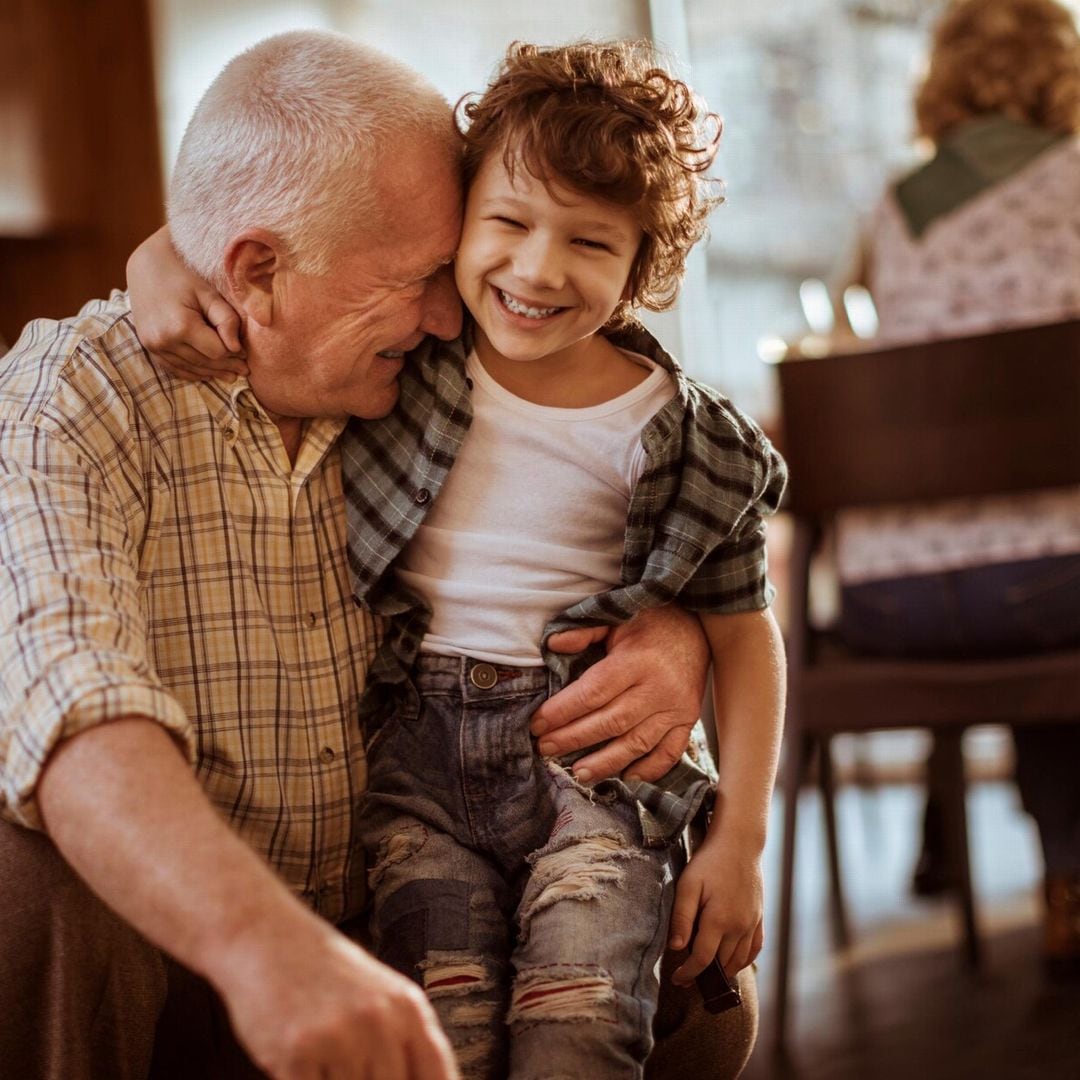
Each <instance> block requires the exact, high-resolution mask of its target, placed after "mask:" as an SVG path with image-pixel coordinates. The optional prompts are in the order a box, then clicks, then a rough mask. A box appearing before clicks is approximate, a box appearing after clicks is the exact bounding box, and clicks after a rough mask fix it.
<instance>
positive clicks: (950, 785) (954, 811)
mask: <svg viewBox="0 0 1080 1080" xmlns="http://www.w3.org/2000/svg"><path fill="white" fill-rule="evenodd" d="M962 737H963V732H961V731H949V732H941V731H939V732H938V733H937V740H938V747H939V752H940V754H941V775H942V776H943V777H948V778H949V780H948V782H945V783H942V784H941V786H940V792H939V793H940V796H941V799H942V811H943V814H944V818H945V822H944V824H945V841H946V844H947V846H948V848H947V849H948V863H949V865H950V866H951V867H953V869H954V871H955V874H956V888H957V892H958V894H959V895H958V899H959V901H960V914H961V919H962V921H963V927H964V960H965V962H966V963H967V965H968V967H970V968H971V969H973V970H975V969H978V968H979V966H980V965H981V963H982V947H981V943H980V940H979V929H978V922H977V919H976V916H975V893H974V890H973V888H972V885H971V859H970V854H969V850H968V825H967V783H966V781H965V778H964V751H963V746H962V743H961V740H962Z"/></svg>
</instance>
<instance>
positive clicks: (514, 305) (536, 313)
mask: <svg viewBox="0 0 1080 1080" xmlns="http://www.w3.org/2000/svg"><path fill="white" fill-rule="evenodd" d="M499 296H501V297H502V302H503V303H504V304H505V305H506V306H507V307H508V308H509V309H510V310H511V311H512V312H513V313H514V314H515V315H524V316H525V318H527V319H546V318H547V317H548V316H549V315H554V314H555V312H556V311H558V310H559V309H558V308H557V307H545V308H536V307H526V306H525V305H524V304H519V303H518V302H517V301H516V300H515V299H514V298H513V297H512V296H511V295H510V294H509V293H508V292H503V290H502V289H500V290H499Z"/></svg>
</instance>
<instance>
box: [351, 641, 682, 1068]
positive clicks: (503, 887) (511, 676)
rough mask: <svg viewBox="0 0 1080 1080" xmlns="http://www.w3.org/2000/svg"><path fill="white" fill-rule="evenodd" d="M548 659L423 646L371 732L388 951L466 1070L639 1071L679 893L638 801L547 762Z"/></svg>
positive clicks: (373, 825) (373, 844) (368, 825)
mask: <svg viewBox="0 0 1080 1080" xmlns="http://www.w3.org/2000/svg"><path fill="white" fill-rule="evenodd" d="M550 678H551V674H550V672H549V671H548V670H547V668H543V667H536V668H511V667H503V666H500V665H492V664H483V663H479V662H477V661H474V660H471V659H464V658H454V657H441V656H421V657H420V659H419V660H418V661H417V665H416V668H415V670H414V674H413V679H414V686H415V687H416V688H417V689H418V691H419V693H420V699H421V705H420V711H419V715H418V716H416V717H408V716H401V715H395V716H394V717H392V718H391V719H389V720H387V721H385V722H384V723H383V724H382V725H381V726H380V728H379V729H378V731H377V732H376V733H374V735H373V738H372V741H371V744H370V747H369V751H368V769H369V773H368V791H367V793H366V794H365V796H364V797H363V802H362V812H361V815H360V819H361V825H360V829H361V835H362V838H363V841H364V844H365V846H366V848H367V850H368V853H369V860H370V865H371V867H372V868H371V870H370V874H369V879H370V884H371V888H372V891H373V893H374V913H373V917H372V929H373V934H374V939H375V951H376V954H377V955H378V956H379V957H380V959H382V960H383V961H385V962H386V963H388V964H390V965H391V966H392V967H394V968H396V969H397V970H398V971H401V972H403V973H405V974H407V975H409V976H410V977H412V978H414V979H416V980H417V981H418V982H419V983H421V984H422V985H423V986H424V988H425V990H426V992H427V994H428V996H429V998H430V999H431V1002H432V1004H433V1006H434V1007H435V1010H436V1012H437V1013H438V1016H439V1019H440V1021H441V1022H442V1025H443V1028H444V1030H445V1031H446V1032H447V1034H448V1036H449V1038H450V1040H451V1042H452V1044H453V1046H454V1049H455V1053H456V1054H457V1058H458V1064H459V1066H460V1068H461V1071H462V1074H463V1076H464V1077H466V1078H474V1077H475V1078H484V1080H503V1078H505V1077H507V1076H510V1077H513V1078H514V1080H540V1078H545V1080H555V1078H560V1080H561V1078H570V1077H573V1078H578V1077H582V1076H589V1077H593V1078H595V1080H601V1078H607V1077H620V1078H621V1077H627V1078H630V1077H640V1076H641V1075H642V1073H643V1064H644V1061H645V1058H646V1057H647V1056H648V1053H649V1050H650V1049H651V1047H652V1021H653V1016H654V1015H655V1012H656V1001H657V995H658V993H659V967H660V957H661V954H662V952H663V948H664V944H665V939H666V932H667V925H668V918H669V915H670V910H671V903H672V898H673V893H674V880H673V865H674V858H675V856H674V853H673V851H672V849H671V848H646V847H643V846H642V842H641V826H640V824H639V822H638V816H637V811H636V809H635V807H634V805H633V804H632V803H631V802H630V801H628V800H627V799H625V798H624V797H623V796H622V795H620V794H618V793H617V791H616V790H614V786H613V785H608V786H607V788H608V790H607V791H606V793H605V785H603V784H601V785H599V791H596V792H591V791H588V790H586V789H584V788H582V787H580V786H579V785H578V784H577V783H576V782H575V781H574V779H573V778H572V777H571V776H570V774H569V773H568V772H567V771H566V770H564V769H563V768H562V767H561V766H559V765H558V764H556V763H555V762H553V761H545V760H544V759H543V758H541V757H540V756H539V754H538V753H537V751H536V749H535V747H534V745H533V740H532V737H531V736H530V733H529V718H530V717H531V715H532V713H533V712H534V711H535V710H536V708H537V707H538V706H539V705H540V703H541V702H542V701H543V700H544V699H545V698H546V697H547V696H548V695H549V693H550V692H551V690H552V687H551V686H550V685H549V679H550Z"/></svg>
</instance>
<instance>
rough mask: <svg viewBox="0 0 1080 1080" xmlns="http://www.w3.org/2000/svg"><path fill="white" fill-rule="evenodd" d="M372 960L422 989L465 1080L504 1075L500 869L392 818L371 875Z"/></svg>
mask: <svg viewBox="0 0 1080 1080" xmlns="http://www.w3.org/2000/svg"><path fill="white" fill-rule="evenodd" d="M370 881H371V887H372V891H373V893H374V908H373V912H372V917H371V931H372V936H373V939H374V949H375V954H376V956H378V958H379V959H380V960H382V961H384V962H385V963H387V964H389V965H390V966H391V967H394V968H396V969H397V970H398V971H400V972H402V973H403V974H405V975H408V976H409V977H410V978H413V979H415V980H416V981H417V982H418V983H420V984H421V985H422V986H423V987H424V990H425V991H426V993H427V995H428V998H429V999H430V1000H431V1003H432V1005H433V1006H434V1008H435V1011H436V1013H437V1014H438V1017H439V1021H440V1022H441V1024H442V1026H443V1029H444V1030H445V1031H446V1034H447V1036H448V1037H449V1039H450V1042H451V1044H452V1045H453V1047H454V1053H455V1055H456V1057H457V1060H458V1065H459V1067H460V1069H461V1072H462V1075H463V1076H464V1077H466V1078H468V1080H472V1078H477V1080H498V1078H502V1077H505V1076H506V1068H507V1066H506V1061H507V1033H506V1024H505V1020H504V1018H505V1015H506V1006H507V995H508V977H507V957H508V954H509V948H510V946H509V929H508V916H509V908H510V905H509V902H508V900H507V889H506V885H505V883H504V882H503V880H502V878H501V876H500V875H499V873H498V871H497V870H496V869H495V868H494V867H493V866H492V865H491V864H490V863H489V862H488V860H487V859H486V858H484V856H482V855H479V854H477V853H476V852H474V851H470V850H469V849H468V848H465V847H462V846H461V845H460V844H458V843H457V841H455V840H454V839H453V838H452V837H449V836H447V835H446V834H444V833H440V832H437V831H435V830H433V829H431V828H430V827H429V826H427V825H425V824H423V823H421V822H419V821H417V820H415V819H410V818H405V817H400V818H398V819H397V820H396V821H395V822H394V823H393V825H392V826H391V827H390V828H389V829H388V830H387V832H386V833H385V834H384V835H383V836H382V837H381V840H380V842H379V844H378V851H377V855H376V861H375V863H374V866H373V868H372V870H371V873H370Z"/></svg>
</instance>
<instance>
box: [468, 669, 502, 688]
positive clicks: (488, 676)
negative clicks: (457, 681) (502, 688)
mask: <svg viewBox="0 0 1080 1080" xmlns="http://www.w3.org/2000/svg"><path fill="white" fill-rule="evenodd" d="M498 681H499V675H498V672H497V671H496V670H495V669H494V668H493V667H492V666H491V665H490V664H473V666H472V668H471V669H470V671H469V682H471V683H472V684H473V686H477V687H479V688H480V689H481V690H490V689H491V688H492V687H493V686H494V685H495V684H496V683H497V682H498Z"/></svg>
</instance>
